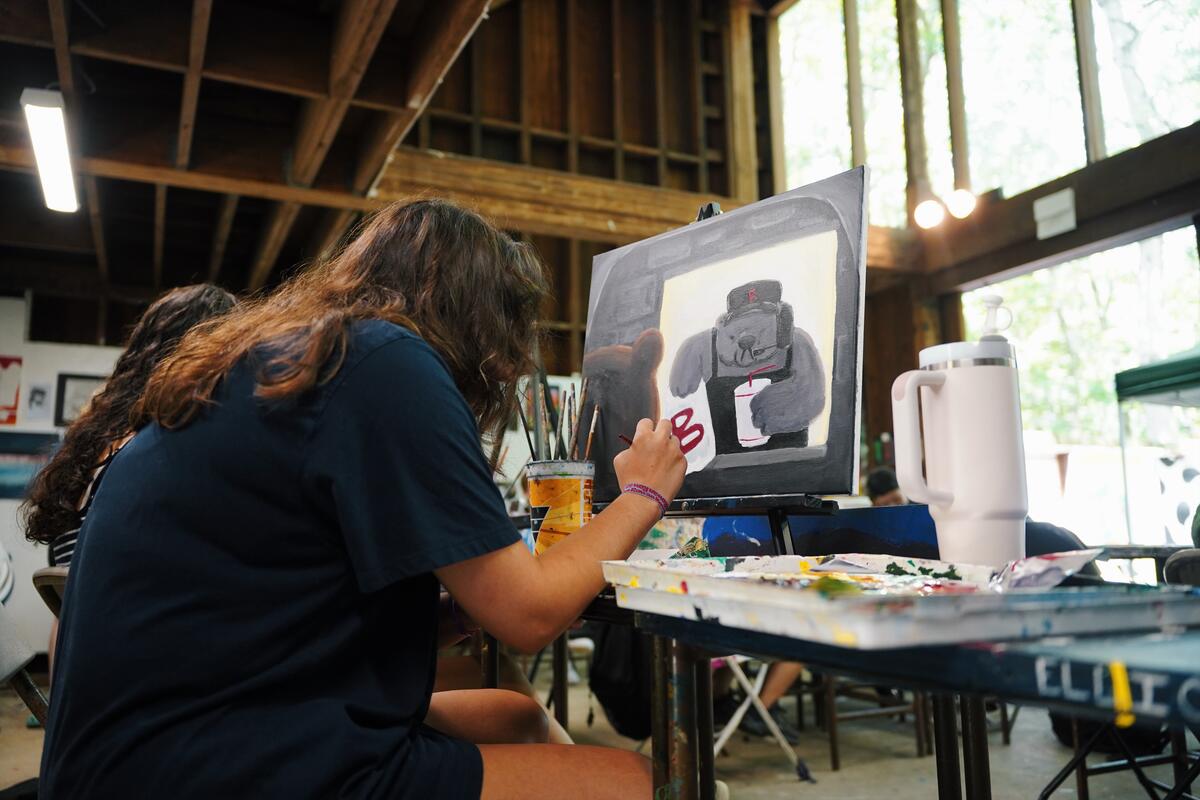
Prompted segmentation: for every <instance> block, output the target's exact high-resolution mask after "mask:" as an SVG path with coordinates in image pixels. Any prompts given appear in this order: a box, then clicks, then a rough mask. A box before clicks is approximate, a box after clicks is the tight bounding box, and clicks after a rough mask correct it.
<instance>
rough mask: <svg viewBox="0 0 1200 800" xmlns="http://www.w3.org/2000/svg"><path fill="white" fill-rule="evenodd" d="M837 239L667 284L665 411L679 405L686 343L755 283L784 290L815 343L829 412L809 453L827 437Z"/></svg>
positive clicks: (788, 246)
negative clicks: (676, 375)
mask: <svg viewBox="0 0 1200 800" xmlns="http://www.w3.org/2000/svg"><path fill="white" fill-rule="evenodd" d="M836 273H837V233H836V232H834V231H826V232H823V233H817V234H814V235H812V236H806V237H804V238H803V239H796V240H794V241H790V242H784V243H782V244H777V245H774V246H772V247H768V248H765V249H763V250H755V251H754V252H751V253H746V254H745V255H740V256H735V257H734V258H730V259H726V260H725V261H719V262H717V263H715V264H711V265H709V266H707V267H701V268H700V269H697V270H693V271H691V272H687V273H684V274H683V275H677V276H675V277H673V278H670V279H669V280H667V281H666V282H665V283H664V284H663V297H662V313H661V315H660V317H659V319H660V324H659V329H660V330H661V331H662V335H663V343H664V349H663V360H662V364H661V365H660V366H659V368H658V393H659V404H660V407H661V408H669V407H672V406H673V405H675V404H677V403H678V400H677V399H676V398H673V397H671V388H670V387H671V381H670V376H671V365H672V364H674V363H675V355H676V353H678V352H679V348H680V347H681V346H682V345H683V342H684V341H685V340H686V339H687V338H688V337H689V336H692V335H693V334H696V333H699V332H701V331H706V330H710V329H711V328H712V327H713V326H714V325H716V323H717V318H718V317H720V316H721V315H722V314H724V313H725V312H726V311H727V310H728V307H727V305H726V297H727V296H728V295H729V293H730V292H731V291H733V290H734V289H736V288H737V287H739V286H741V285H743V284H745V283H749V282H750V281H757V280H776V281H779V282H780V284H782V285H783V298H782V299H783V302H785V303H788V304H790V305H791V307H792V311H793V312H794V314H795V326H796V327H797V328H801V329H803V330H804V331H805V332H806V333H808V335H809V336H811V337H812V339H813V343H814V344H815V345H816V347H817V352H818V353H819V354H820V356H821V365H822V367H823V368H824V372H825V375H824V378H825V408H824V409H823V410H822V411H821V413H820V414H818V415H817V417H816V418H815V419H814V420H813V421H812V423H811V424H810V425H809V428H808V443H809V446H810V447H816V446H819V445H823V444H825V442H826V440H827V439H828V437H829V406H830V395H831V392H832V388H833V340H834V331H833V323H834V312H835V310H836V306H837V292H836V288H835V286H836V279H837V275H836Z"/></svg>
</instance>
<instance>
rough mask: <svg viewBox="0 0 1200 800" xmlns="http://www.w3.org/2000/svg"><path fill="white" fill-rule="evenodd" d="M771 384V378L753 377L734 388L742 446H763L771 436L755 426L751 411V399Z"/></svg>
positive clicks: (734, 403)
mask: <svg viewBox="0 0 1200 800" xmlns="http://www.w3.org/2000/svg"><path fill="white" fill-rule="evenodd" d="M770 385H771V379H770V378H751V379H750V380H748V381H746V382H745V383H742V384H739V385H738V387H737V388H736V389H734V390H733V408H734V411H735V413H736V414H737V435H738V444H740V445H741V446H742V447H761V446H762V445H764V444H766V443H767V442H769V441H770V440H771V437H770V436H768V435H767V434H765V433H763V432H762V431H760V430H759V429H758V428H757V427H755V425H754V422H753V421H752V420H753V415H752V414H751V412H750V401H751V400H753V399H754V398H755V396H756V395H757V394H758V393H759V392H761V391H762V390H763V389H765V388H767V387H768V386H770Z"/></svg>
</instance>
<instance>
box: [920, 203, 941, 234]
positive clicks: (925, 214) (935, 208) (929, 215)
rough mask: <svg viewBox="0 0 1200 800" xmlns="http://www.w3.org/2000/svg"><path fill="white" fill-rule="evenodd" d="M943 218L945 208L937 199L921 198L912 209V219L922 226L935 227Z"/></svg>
mask: <svg viewBox="0 0 1200 800" xmlns="http://www.w3.org/2000/svg"><path fill="white" fill-rule="evenodd" d="M945 218H946V209H945V207H944V206H943V205H942V204H941V203H940V202H939V201H937V200H922V201H921V202H920V203H919V204H918V205H917V207H916V208H915V209H913V220H914V221H915V222H916V223H917V225H919V226H920V227H922V228H926V229H928V228H936V227H937V226H938V225H941V224H942V220H944V219H945Z"/></svg>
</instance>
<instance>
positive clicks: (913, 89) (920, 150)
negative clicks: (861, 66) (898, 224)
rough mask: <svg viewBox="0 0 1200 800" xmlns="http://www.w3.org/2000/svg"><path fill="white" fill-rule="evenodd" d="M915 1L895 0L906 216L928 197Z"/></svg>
mask: <svg viewBox="0 0 1200 800" xmlns="http://www.w3.org/2000/svg"><path fill="white" fill-rule="evenodd" d="M917 14H918V11H917V0H896V29H897V33H898V36H899V41H900V98H901V101H902V102H903V104H904V158H905V162H906V164H907V166H908V214H909V217H910V218H911V217H912V213H913V210H914V209H916V207H917V204H918V203H920V202H921V201H922V200H924V199H925V198H926V197H927V196H928V194H929V165H928V162H927V161H926V153H925V109H924V105H923V103H922V99H921V98H922V83H923V81H922V76H921V42H920V37H919V36H918V32H917Z"/></svg>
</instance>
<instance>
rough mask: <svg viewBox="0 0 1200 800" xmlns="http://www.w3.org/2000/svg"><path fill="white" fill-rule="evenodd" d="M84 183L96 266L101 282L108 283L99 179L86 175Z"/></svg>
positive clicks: (106, 248)
mask: <svg viewBox="0 0 1200 800" xmlns="http://www.w3.org/2000/svg"><path fill="white" fill-rule="evenodd" d="M83 184H84V187H85V188H86V191H85V194H86V195H87V207H88V222H89V223H90V225H91V228H92V247H93V249H94V250H95V251H96V268H97V270H98V271H99V273H100V282H101V283H108V281H109V269H108V246H107V245H106V244H105V242H104V217H103V216H102V210H101V208H100V186H99V181H97V180H96V176H94V175H85V176H84V178H83Z"/></svg>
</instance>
